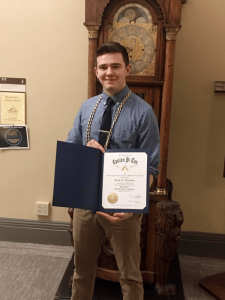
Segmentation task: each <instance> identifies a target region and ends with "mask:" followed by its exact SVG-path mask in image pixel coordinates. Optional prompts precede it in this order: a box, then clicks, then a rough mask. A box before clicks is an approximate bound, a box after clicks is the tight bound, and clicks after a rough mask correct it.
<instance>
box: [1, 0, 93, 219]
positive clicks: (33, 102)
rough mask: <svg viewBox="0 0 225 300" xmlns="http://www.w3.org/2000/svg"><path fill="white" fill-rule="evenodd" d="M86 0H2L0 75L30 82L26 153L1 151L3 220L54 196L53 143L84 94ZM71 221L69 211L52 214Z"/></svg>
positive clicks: (30, 212)
mask: <svg viewBox="0 0 225 300" xmlns="http://www.w3.org/2000/svg"><path fill="white" fill-rule="evenodd" d="M84 4H85V1H78V0H76V1H74V0H66V1H65V0H48V1H44V0H39V1H30V0H7V1H3V0H0V11H1V18H0V28H1V35H0V45H1V46H0V77H15V78H23V77H24V78H26V79H27V112H26V113H27V125H28V128H29V137H30V150H1V151H0V166H1V183H0V185H1V187H0V217H8V218H21V219H38V216H36V215H35V202H36V201H49V202H51V201H52V192H53V180H54V164H55V150H56V141H57V140H62V141H64V140H65V139H66V138H67V134H68V131H69V130H70V128H71V127H72V125H73V120H74V117H75V115H76V114H77V112H78V109H79V107H80V105H81V103H82V102H83V101H84V100H85V99H86V97H87V53H88V52H87V51H88V36H87V29H86V28H85V27H84V26H83V22H84V15H85V11H84ZM40 219H48V220H49V219H50V220H57V221H68V220H69V219H68V215H67V209H63V208H52V209H51V215H50V217H49V218H46V217H44V218H40Z"/></svg>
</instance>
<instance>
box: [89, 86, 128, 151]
mask: <svg viewBox="0 0 225 300" xmlns="http://www.w3.org/2000/svg"><path fill="white" fill-rule="evenodd" d="M131 93H132V92H131V91H130V90H129V93H128V94H127V95H126V97H125V98H124V99H123V101H122V102H121V104H120V106H119V107H118V109H117V111H116V114H115V118H114V120H113V123H112V126H111V128H110V131H109V133H108V136H107V139H106V142H105V146H104V148H105V150H106V149H107V148H108V145H109V140H110V138H111V135H112V131H113V128H114V125H115V123H116V121H117V119H118V118H119V115H120V113H121V110H122V108H123V106H124V104H125V102H126V101H127V99H128V98H129V97H130V95H131ZM101 100H102V95H101V96H100V98H99V99H98V101H97V103H96V104H95V107H94V109H93V111H92V113H91V116H90V118H89V121H88V126H87V132H86V145H87V144H88V142H90V133H91V124H92V121H93V118H94V115H95V112H96V110H97V108H98V105H99V103H100V102H101Z"/></svg>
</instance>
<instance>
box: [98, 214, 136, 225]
mask: <svg viewBox="0 0 225 300" xmlns="http://www.w3.org/2000/svg"><path fill="white" fill-rule="evenodd" d="M96 214H98V215H100V216H102V217H103V218H105V219H106V220H108V221H110V222H112V223H117V222H120V221H123V220H126V219H128V218H130V217H132V216H133V213H124V212H121V213H114V214H113V215H112V216H110V215H108V214H106V213H104V212H101V211H97V212H96Z"/></svg>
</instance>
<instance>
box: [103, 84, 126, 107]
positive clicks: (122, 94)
mask: <svg viewBox="0 0 225 300" xmlns="http://www.w3.org/2000/svg"><path fill="white" fill-rule="evenodd" d="M128 93H129V88H128V86H127V85H126V86H125V87H124V88H123V89H122V90H121V91H119V93H117V94H115V95H113V96H109V95H107V94H106V93H105V92H104V91H103V93H102V99H103V101H105V102H107V99H108V98H111V99H113V101H114V102H115V103H118V102H119V103H121V102H122V101H123V99H124V98H125V97H126V95H127V94H128Z"/></svg>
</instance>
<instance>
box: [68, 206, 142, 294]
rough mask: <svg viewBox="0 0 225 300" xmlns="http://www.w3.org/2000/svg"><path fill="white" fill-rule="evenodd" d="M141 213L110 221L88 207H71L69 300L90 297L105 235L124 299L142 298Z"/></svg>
mask: <svg viewBox="0 0 225 300" xmlns="http://www.w3.org/2000/svg"><path fill="white" fill-rule="evenodd" d="M141 219H142V216H141V215H140V214H134V215H133V216H132V217H131V218H129V219H126V220H124V221H121V222H118V223H111V222H109V221H107V220H105V219H104V218H103V217H102V216H99V215H92V214H91V212H90V211H88V210H81V209H74V217H73V234H74V252H75V256H74V264H75V270H74V277H73V285H72V297H71V300H91V299H92V297H93V293H94V284H95V277H96V269H97V259H98V256H99V254H100V251H101V245H102V243H103V239H104V235H105V234H106V236H107V238H108V240H109V241H110V243H111V245H112V248H113V250H114V254H115V257H116V261H117V265H118V268H119V272H120V285H121V289H122V293H123V300H143V298H144V291H143V283H142V276H141V272H140V259H141V252H140V231H141Z"/></svg>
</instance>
